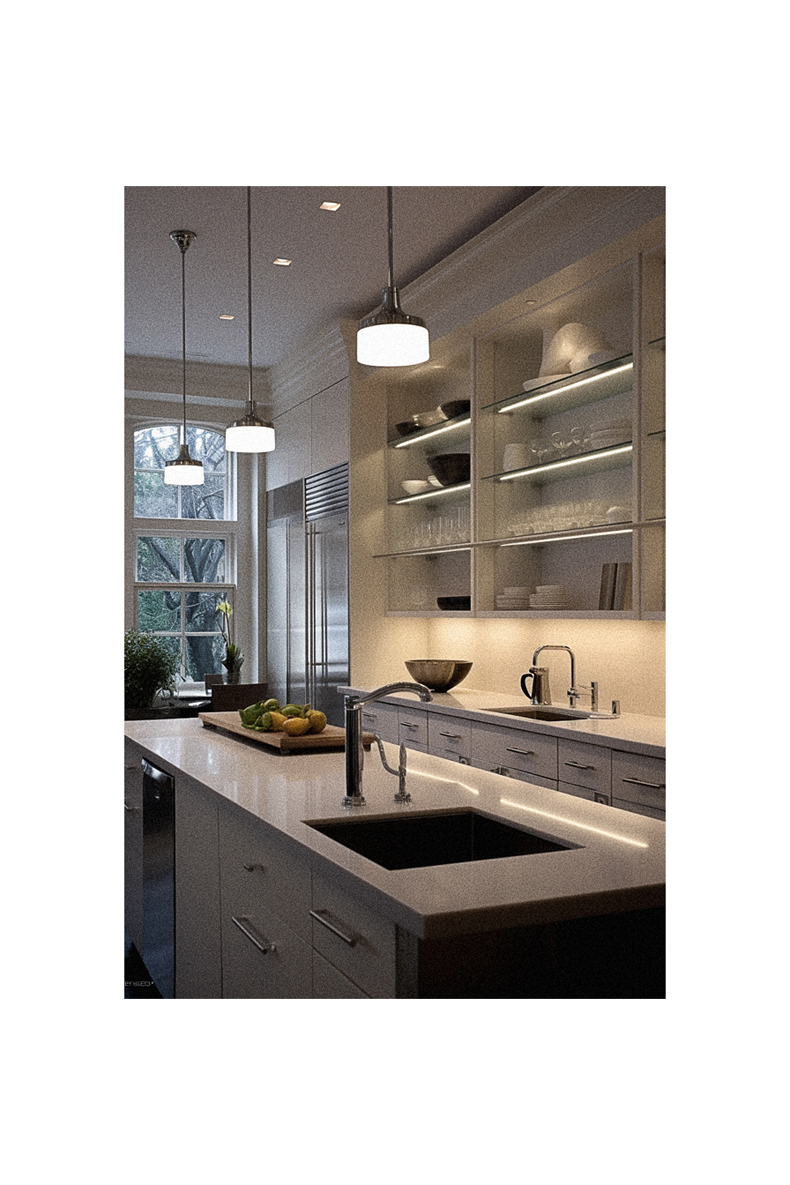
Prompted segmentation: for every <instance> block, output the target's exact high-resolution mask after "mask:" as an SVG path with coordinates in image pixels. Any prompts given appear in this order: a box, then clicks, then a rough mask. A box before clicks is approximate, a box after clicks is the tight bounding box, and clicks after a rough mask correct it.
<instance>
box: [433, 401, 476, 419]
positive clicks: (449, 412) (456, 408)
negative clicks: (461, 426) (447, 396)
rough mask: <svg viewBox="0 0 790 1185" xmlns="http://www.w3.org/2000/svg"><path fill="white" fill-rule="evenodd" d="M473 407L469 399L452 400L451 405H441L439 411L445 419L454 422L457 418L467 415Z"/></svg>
mask: <svg viewBox="0 0 790 1185" xmlns="http://www.w3.org/2000/svg"><path fill="white" fill-rule="evenodd" d="M471 406H472V405H471V403H470V402H469V400H468V399H451V400H450V402H449V403H442V404H440V405H439V411H440V412H441V413H442V415H443V416H444V417H445V419H448V420H452V419H454V418H455V417H456V416H463V415H466V413H467V412H468V411H469V409H470V407H471Z"/></svg>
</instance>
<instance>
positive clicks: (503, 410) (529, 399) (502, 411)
mask: <svg viewBox="0 0 790 1185" xmlns="http://www.w3.org/2000/svg"><path fill="white" fill-rule="evenodd" d="M633 367H634V364H633V362H626V364H625V365H624V366H615V367H614V368H613V369H612V370H605V371H604V372H603V374H594V375H591V376H590V378H587V379H579V380H578V381H577V382H575V383H568V385H567V386H565V387H555V388H554V390H553V391H544V392H543V394H542V395H527V396H526V397H525V398H524V399H521V400H519V402H518V403H509V404H508V405H507V407H499V408H497V414H498V415H500V416H503V415H507V413H508V412H511V411H515V410H516V409H517V408H519V407H524V406H525V405H526V404H527V403H537V402H538V401H539V400H541V399H550V398H551V397H552V395H564V394H565V392H566V391H572V390H573V389H574V387H584V386H586V385H587V383H595V382H597V381H598V380H599V379H608V378H609V377H610V375H613V374H620V373H621V372H622V371H624V370H633Z"/></svg>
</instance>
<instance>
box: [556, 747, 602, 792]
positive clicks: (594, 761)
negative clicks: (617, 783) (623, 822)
mask: <svg viewBox="0 0 790 1185" xmlns="http://www.w3.org/2000/svg"><path fill="white" fill-rule="evenodd" d="M557 745H558V753H557V758H558V777H559V779H560V781H561V782H570V783H571V784H572V785H574V786H586V787H587V788H588V789H589V790H598V791H600V793H601V794H605V795H607V797H608V795H609V792H610V790H611V786H612V751H611V749H605V748H603V746H601V745H585V744H583V743H582V742H581V741H566V740H562V739H560V740H558V742H557Z"/></svg>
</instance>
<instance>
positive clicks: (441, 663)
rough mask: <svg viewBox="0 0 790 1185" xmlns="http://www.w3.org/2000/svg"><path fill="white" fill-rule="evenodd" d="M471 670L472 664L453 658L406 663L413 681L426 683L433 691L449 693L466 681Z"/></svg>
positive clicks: (426, 659)
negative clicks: (463, 680) (452, 688)
mask: <svg viewBox="0 0 790 1185" xmlns="http://www.w3.org/2000/svg"><path fill="white" fill-rule="evenodd" d="M471 669H472V664H471V662H459V661H458V660H457V659H452V658H447V659H440V658H414V659H412V660H411V662H407V663H406V670H407V671H408V672H409V674H410V675H411V677H412V679H416V681H417V682H418V683H424V684H425V686H426V687H429V688H430V689H431V691H449V690H450V688H451V687H455V686H456V685H457V684H458V683H460V682H461V681H462V679H465V678H466V676H467V675H468V674H469V672H470V671H471Z"/></svg>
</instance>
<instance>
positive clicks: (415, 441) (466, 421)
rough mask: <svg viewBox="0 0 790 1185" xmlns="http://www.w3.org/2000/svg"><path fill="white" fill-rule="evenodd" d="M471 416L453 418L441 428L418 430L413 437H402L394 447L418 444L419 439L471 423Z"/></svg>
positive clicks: (425, 438)
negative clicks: (429, 430) (460, 418)
mask: <svg viewBox="0 0 790 1185" xmlns="http://www.w3.org/2000/svg"><path fill="white" fill-rule="evenodd" d="M471 422H472V417H471V416H467V417H466V419H463V420H453V422H452V424H443V425H442V427H441V428H434V430H433V432H420V435H419V436H417V435H416V434H415V435H414V438H413V439H412V438H410V437H408V436H407V437H404V439H403V440H399V441H398V442H397V444H395V445H394V446H393V447H394V448H408V446H409V445H410V444H418V443H419V441H421V440H430V438H431V437H432V436H439V435H440V434H441V433H442V432H451V431H452V429H453V428H463V427H464V425H465V424H471Z"/></svg>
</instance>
